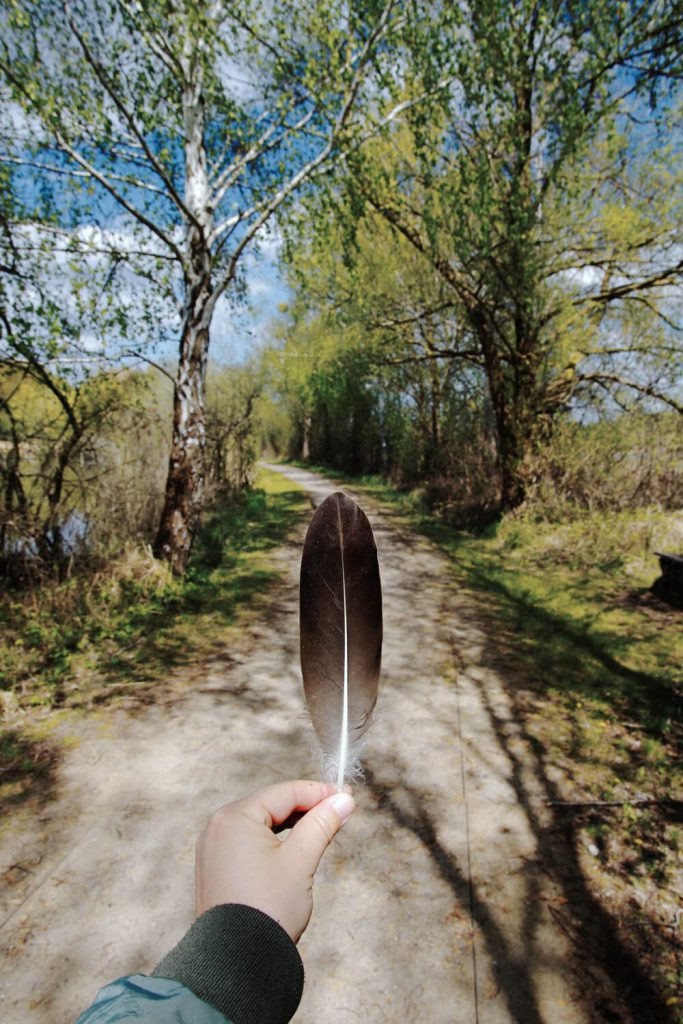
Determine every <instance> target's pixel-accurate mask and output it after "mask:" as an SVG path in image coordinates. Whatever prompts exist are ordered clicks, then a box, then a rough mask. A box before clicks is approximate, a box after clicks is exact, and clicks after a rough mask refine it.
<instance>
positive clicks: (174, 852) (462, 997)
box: [0, 468, 592, 1024]
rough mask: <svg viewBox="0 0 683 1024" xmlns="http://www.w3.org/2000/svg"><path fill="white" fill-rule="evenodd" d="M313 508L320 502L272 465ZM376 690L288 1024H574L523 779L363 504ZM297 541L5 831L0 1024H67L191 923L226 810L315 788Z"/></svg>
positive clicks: (452, 600) (505, 740) (448, 591)
mask: <svg viewBox="0 0 683 1024" xmlns="http://www.w3.org/2000/svg"><path fill="white" fill-rule="evenodd" d="M281 471H282V472H283V473H285V474H286V475H287V476H289V477H291V478H292V479H294V480H296V481H297V482H298V483H300V484H302V485H303V486H304V487H305V488H307V490H308V491H309V492H310V494H311V497H312V499H313V501H314V502H315V503H318V502H319V501H320V500H322V498H323V497H325V496H326V495H327V494H329V493H330V491H331V490H334V489H336V488H335V485H333V484H332V483H331V482H329V481H326V480H324V479H322V478H321V477H319V476H314V475H313V474H311V473H308V472H304V471H301V470H293V469H289V468H287V469H285V468H281ZM364 507H365V508H366V509H367V510H368V512H369V515H370V519H371V522H372V524H373V527H374V529H375V534H376V538H377V545H378V550H379V557H380V566H381V572H382V582H383V591H384V618H385V642H384V657H383V684H382V685H383V688H382V692H381V695H380V702H379V706H378V714H377V718H376V721H375V724H374V725H373V727H372V729H371V731H370V733H369V735H368V739H367V757H366V764H367V776H366V781H365V785H364V786H363V788H362V789H361V791H360V793H359V804H360V806H359V810H358V811H357V813H356V814H355V815H354V817H353V819H352V820H351V822H350V823H349V825H348V826H347V827H346V828H345V829H344V830H343V831H342V833H341V834H340V836H339V838H338V839H337V840H336V841H335V843H334V844H333V847H332V849H331V850H330V851H329V852H328V854H327V855H326V857H325V859H324V861H323V865H322V867H321V870H320V872H319V874H318V877H317V881H316V891H315V911H314V915H313V919H312V922H311V925H310V926H309V929H308V931H307V932H306V934H305V935H304V937H303V939H302V941H301V944H300V950H301V954H302V956H303V959H304V963H305V965H306V974H307V984H306V988H305V992H304V997H303V1000H302V1003H301V1007H300V1009H299V1011H298V1012H297V1014H296V1017H295V1018H294V1020H295V1021H296V1022H297V1024H356V1022H361V1024H385V1022H388V1024H398V1022H402V1021H411V1022H415V1024H421V1022H424V1024H507V1022H516V1024H541V1022H543V1024H578V1022H583V1024H586V1022H588V1021H589V1020H591V1019H592V1018H591V1017H590V1014H589V1012H588V1010H587V1009H586V1008H584V1007H582V1003H581V1000H580V997H579V995H578V992H577V979H576V977H575V975H574V974H573V973H572V972H571V970H570V967H569V966H568V965H569V963H570V957H569V950H568V949H567V945H566V938H565V934H564V932H563V931H562V930H561V929H560V928H559V927H558V925H557V924H556V917H555V916H554V915H553V914H552V913H551V910H552V907H553V903H554V902H557V901H559V902H562V897H561V894H559V893H558V892H557V891H556V890H555V886H554V883H553V882H551V880H550V875H549V874H548V872H547V871H546V870H544V865H543V859H542V858H543V856H544V855H545V854H544V853H543V850H544V849H545V847H544V842H545V839H544V836H545V835H546V830H547V827H548V821H547V818H546V812H545V810H544V803H543V801H544V790H543V783H542V773H541V772H540V771H539V768H538V765H537V764H536V762H535V760H534V755H533V752H532V751H531V750H530V749H529V747H528V745H527V744H526V742H525V741H524V739H523V737H522V736H521V733H520V729H519V726H518V725H517V723H516V721H515V718H514V715H513V713H512V710H511V705H510V702H509V698H508V696H506V690H505V687H504V685H503V682H502V680H501V679H500V678H499V677H498V675H497V674H496V673H495V671H494V670H493V669H492V668H490V667H487V659H486V658H485V657H484V654H485V652H486V638H485V636H484V635H483V634H482V632H481V631H480V627H479V625H478V624H477V621H476V615H475V612H474V609H473V607H472V605H471V601H470V599H469V598H467V597H466V596H464V595H462V594H459V593H458V592H457V590H455V589H454V587H453V584H452V582H451V581H450V580H449V571H448V567H447V563H446V562H445V560H444V559H443V558H442V557H441V556H440V554H439V553H438V552H436V551H435V549H434V548H433V547H431V546H430V545H429V544H428V542H427V541H424V540H422V539H418V538H416V537H415V536H412V535H410V534H407V533H406V531H405V529H402V528H401V527H399V526H397V525H396V524H395V523H392V520H391V516H390V515H389V514H388V513H387V512H386V510H385V511H384V512H382V511H381V510H380V511H378V510H374V509H373V508H372V507H368V503H367V502H364ZM302 539H303V538H302V537H301V538H295V539H294V541H293V542H292V543H291V544H289V545H288V546H285V547H284V548H283V549H281V551H280V552H279V553H278V556H277V557H278V559H279V564H280V566H281V567H282V570H283V573H284V576H283V580H282V582H281V583H280V584H278V585H276V586H275V587H274V588H273V590H272V593H271V595H270V600H269V603H268V607H267V610H266V613H265V614H264V616H263V618H262V620H261V621H259V622H258V623H256V624H254V625H253V627H251V628H250V629H249V630H247V631H245V632H244V633H243V635H241V636H240V637H239V638H238V640H237V641H236V645H235V644H234V645H233V646H232V647H231V649H230V650H229V651H228V650H226V651H225V652H221V651H217V652H216V654H215V657H214V658H213V660H212V661H211V662H210V663H208V664H207V665H206V673H205V676H204V678H203V679H202V681H201V683H200V684H198V685H195V686H194V687H193V688H187V686H186V688H185V689H184V690H182V689H181V690H180V691H176V692H177V699H174V700H170V701H167V702H166V703H164V704H161V705H159V704H157V705H155V706H152V707H149V708H146V709H144V710H142V711H138V712H137V713H136V714H132V713H130V712H127V711H124V710H120V711H109V712H107V713H106V716H104V715H103V716H102V718H100V719H97V718H93V719H89V720H88V721H87V723H86V724H85V725H84V726H83V735H82V737H81V742H80V743H79V745H78V746H76V747H74V749H72V750H71V751H69V753H68V755H67V757H66V759H65V763H64V765H63V767H62V770H61V772H60V779H59V789H58V796H57V799H56V800H55V801H53V802H51V803H49V804H48V805H47V806H46V807H45V808H44V810H43V811H42V813H41V814H40V816H39V818H38V819H35V818H34V819H33V820H30V821H27V820H25V817H22V815H21V814H18V815H17V818H16V822H14V824H13V827H12V828H11V829H10V830H9V831H8V832H5V834H4V837H3V848H2V852H1V853H0V875H2V874H3V872H4V873H5V876H4V877H5V880H6V881H7V880H9V881H11V882H12V883H13V884H10V885H7V886H6V887H5V888H4V889H3V893H2V901H1V903H0V922H1V926H0V944H1V946H2V955H3V961H2V975H1V980H0V1020H2V1021H3V1022H4V1024H25V1022H36V1024H60V1022H68V1021H72V1020H73V1019H74V1017H75V1016H76V1015H77V1013H78V1012H79V1011H80V1010H81V1009H83V1008H84V1007H85V1006H86V1005H87V1004H88V1003H89V1002H90V1001H91V1000H92V998H93V997H94V995H95V993H96V991H97V989H98V988H99V987H100V986H101V985H102V984H104V983H106V982H107V981H110V980H111V979H113V978H115V977H118V976H120V975H122V974H125V973H129V972H134V971H145V970H150V969H151V968H152V967H153V966H154V964H155V963H156V962H157V961H158V960H159V959H160V958H161V956H162V955H163V954H164V953H165V952H166V951H167V950H168V949H169V948H170V947H171V945H173V944H174V943H175V942H176V941H177V940H178V939H179V938H180V936H181V935H182V934H183V932H184V931H185V929H186V927H187V926H188V925H189V923H190V921H191V920H192V885H193V853H194V837H195V835H196V833H197V832H198V831H199V829H201V828H202V827H203V825H204V822H205V819H206V817H207V815H208V814H209V813H210V811H212V810H213V809H214V808H215V807H217V806H218V805H220V804H221V803H223V802H225V801H226V800H228V799H234V798H236V797H238V796H241V795H243V794H244V793H246V792H248V791H250V790H252V789H254V788H258V787H259V786H260V785H263V784H266V783H269V782H273V781H276V780H278V779H285V778H292V777H297V776H298V777H315V776H316V774H317V765H316V758H315V755H314V753H313V752H312V746H311V742H310V728H309V726H308V724H307V721H306V717H305V714H304V712H303V699H302V692H301V676H300V667H299V661H298V610H297V602H298V568H299V559H300V554H301V543H302Z"/></svg>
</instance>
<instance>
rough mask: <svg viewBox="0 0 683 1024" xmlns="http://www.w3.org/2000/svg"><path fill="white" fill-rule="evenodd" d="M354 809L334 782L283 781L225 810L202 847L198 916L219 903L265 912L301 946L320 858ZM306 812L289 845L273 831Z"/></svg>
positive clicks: (211, 825) (199, 847)
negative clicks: (299, 942)
mask: <svg viewBox="0 0 683 1024" xmlns="http://www.w3.org/2000/svg"><path fill="white" fill-rule="evenodd" d="M354 808H355V802H354V799H353V797H352V796H350V795H349V794H348V793H336V792H335V787H334V785H333V784H332V783H327V782H301V781H299V782H281V783H278V784H277V785H275V786H268V787H267V788H266V789H261V790H259V791H258V792H257V793H252V794H251V796H246V797H244V799H242V800H237V801H236V802H235V803H232V804H225V805H224V806H223V807H220V808H219V809H218V810H217V811H215V812H214V813H213V814H212V815H211V817H210V818H209V821H208V824H207V826H206V828H205V829H204V831H203V832H202V833H201V835H200V836H199V838H198V840H197V851H196V862H195V874H196V890H197V893H196V895H197V914H198V915H199V914H203V913H204V911H205V910H208V909H209V908H210V907H215V906H217V905H218V904H220V903H244V904H246V905H247V906H249V907H256V909H257V910H262V911H263V912H264V913H265V914H268V916H269V917H272V918H273V919H274V920H275V921H277V922H278V923H279V924H280V925H282V927H283V928H284V929H285V931H286V932H287V934H288V935H289V936H290V937H291V938H292V939H293V940H294V942H298V941H299V939H300V938H301V936H302V934H303V932H304V931H305V929H306V925H307V924H308V922H309V920H310V918H311V911H312V910H313V878H314V875H315V873H316V871H317V868H318V864H319V863H320V858H321V857H322V855H323V853H324V852H325V850H326V849H327V847H328V846H329V844H330V843H331V842H332V839H333V838H334V836H335V835H336V833H337V832H338V831H339V829H340V828H341V827H342V825H343V824H344V823H345V822H346V821H347V820H348V818H349V817H350V815H351V814H352V812H353V810H354ZM296 812H308V813H304V814H303V817H302V818H301V819H300V820H299V821H298V822H297V823H296V825H295V826H294V827H293V828H292V830H291V832H290V833H289V834H288V835H287V837H286V838H285V839H279V838H278V837H277V836H276V835H275V834H274V833H273V832H272V831H271V829H272V828H273V826H275V825H279V824H281V823H282V822H283V821H286V820H287V818H289V816H290V815H291V814H294V813H296Z"/></svg>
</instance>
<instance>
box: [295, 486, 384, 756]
mask: <svg viewBox="0 0 683 1024" xmlns="http://www.w3.org/2000/svg"><path fill="white" fill-rule="evenodd" d="M344 587H345V591H346V632H347V636H348V641H347V642H348V734H347V735H348V745H349V750H350V753H349V755H348V757H347V759H346V760H347V764H345V765H342V766H341V772H342V773H343V772H344V771H345V770H347V771H348V770H350V763H351V762H352V761H353V759H354V752H353V747H354V745H355V744H356V743H357V741H358V740H359V739H360V737H361V736H362V735H363V733H364V732H365V730H366V729H367V727H368V725H369V722H370V717H371V715H372V712H373V709H374V707H375V703H376V701H377V692H378V688H379V672H380V660H381V655H382V590H381V584H380V578H379V566H378V563H377V548H376V546H375V538H374V536H373V533H372V528H371V526H370V523H369V522H368V519H367V516H366V515H365V513H364V512H363V511H362V510H361V509H360V508H359V507H358V505H357V504H356V502H355V501H353V500H352V499H351V498H349V497H348V496H347V495H345V494H342V493H341V492H337V493H335V494H332V495H330V496H329V498H326V499H325V501H323V502H322V504H321V505H320V506H319V507H318V509H317V510H316V512H315V514H314V516H313V518H312V519H311V522H310V525H309V527H308V533H307V534H306V540H305V543H304V550H303V556H302V559H301V589H300V599H301V668H302V672H303V678H304V692H305V695H306V703H307V704H308V710H309V713H310V716H311V720H312V722H313V727H314V729H315V731H316V733H317V736H318V739H319V741H320V745H321V747H322V751H323V756H324V758H325V761H326V763H327V766H328V770H329V772H330V774H332V773H333V772H339V764H338V761H339V752H340V749H343V747H344V744H343V743H342V742H341V738H342V719H343V704H344V646H345V629H344Z"/></svg>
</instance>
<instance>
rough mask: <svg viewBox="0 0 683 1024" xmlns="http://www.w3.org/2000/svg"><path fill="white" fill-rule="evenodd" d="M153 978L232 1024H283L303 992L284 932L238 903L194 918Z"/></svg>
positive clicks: (296, 961)
mask: <svg viewBox="0 0 683 1024" xmlns="http://www.w3.org/2000/svg"><path fill="white" fill-rule="evenodd" d="M152 975H153V977H157V978H170V979H173V980H175V981H180V982H182V984H183V985H185V986H186V987H187V988H189V989H190V990H191V991H192V992H194V993H195V995H197V996H199V998H200V999H203V1000H204V1001H205V1002H207V1003H211V1005H212V1006H215V1007H216V1008H217V1009H218V1010H220V1012H221V1013H222V1014H224V1015H225V1016H226V1017H228V1018H229V1019H230V1020H231V1021H232V1022H233V1024H287V1022H288V1021H289V1020H291V1018H292V1017H293V1016H294V1013H295V1012H296V1008H297V1007H298V1005H299V1001H300V999H301V993H302V991H303V986H304V968H303V964H302V962H301V957H300V956H299V954H298V952H297V948H296V946H295V945H294V943H293V942H292V940H291V939H290V937H289V935H288V934H287V932H286V931H285V930H284V929H283V928H281V927H280V925H279V924H278V923H277V922H276V921H274V920H273V919H272V918H271V917H268V915H267V914H264V913H262V911H260V910H255V909H254V908H253V907H245V906H242V905H241V904H237V903H230V904H224V905H222V906H219V907H212V908H211V910H207V911H206V913H204V914H202V916H201V917H198V918H197V920H196V921H195V922H194V924H193V925H192V927H191V928H190V930H189V931H188V932H186V933H185V935H184V936H183V938H182V939H181V940H180V942H179V943H178V945H177V946H175V948H174V949H172V950H171V952H170V953H168V954H167V955H166V956H165V957H164V959H163V960H162V961H161V963H160V964H158V965H157V967H155V969H154V971H153V972H152Z"/></svg>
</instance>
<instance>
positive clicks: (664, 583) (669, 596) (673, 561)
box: [652, 551, 683, 606]
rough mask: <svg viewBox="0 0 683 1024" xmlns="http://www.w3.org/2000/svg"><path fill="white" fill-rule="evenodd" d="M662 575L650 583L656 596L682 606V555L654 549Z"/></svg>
mask: <svg viewBox="0 0 683 1024" xmlns="http://www.w3.org/2000/svg"><path fill="white" fill-rule="evenodd" d="M655 554H656V556H657V558H658V559H659V565H660V568H661V570H662V575H661V576H660V577H659V578H658V579H656V580H655V582H654V583H653V584H652V590H653V592H654V593H655V594H656V595H657V597H661V598H663V600H664V601H667V602H669V604H677V605H681V606H683V555H667V554H664V553H663V552H661V551H655Z"/></svg>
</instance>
